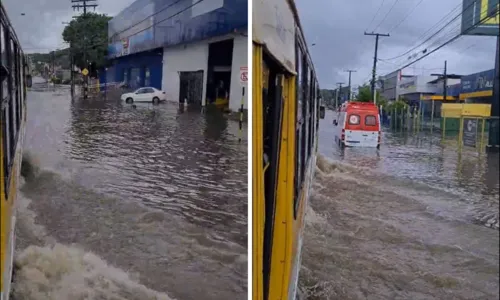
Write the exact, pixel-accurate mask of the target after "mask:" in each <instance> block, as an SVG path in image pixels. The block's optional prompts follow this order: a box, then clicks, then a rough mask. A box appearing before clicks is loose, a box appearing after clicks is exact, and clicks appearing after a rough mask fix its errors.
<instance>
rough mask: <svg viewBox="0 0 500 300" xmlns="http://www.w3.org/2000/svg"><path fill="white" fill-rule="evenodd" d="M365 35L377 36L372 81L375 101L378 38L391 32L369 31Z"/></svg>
mask: <svg viewBox="0 0 500 300" xmlns="http://www.w3.org/2000/svg"><path fill="white" fill-rule="evenodd" d="M365 35H374V36H375V56H374V57H373V69H372V82H371V89H372V97H373V100H374V101H375V75H376V73H377V54H378V38H379V37H381V36H389V34H388V33H387V34H383V33H374V32H371V33H367V32H365Z"/></svg>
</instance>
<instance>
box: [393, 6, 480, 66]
mask: <svg viewBox="0 0 500 300" xmlns="http://www.w3.org/2000/svg"><path fill="white" fill-rule="evenodd" d="M471 6H472V5H470V6H468V7H467V8H466V9H468V8H469V7H471ZM464 10H465V9H464ZM460 15H462V12H461V13H459V14H458V15H457V16H455V17H454V18H453V19H452V20H450V21H449V22H448V23H447V24H446V25H445V26H443V27H442V28H440V30H438V31H437V32H435V33H434V34H433V35H432V36H430V37H429V38H428V39H427V40H426V41H424V42H422V43H421V44H420V45H418V46H416V47H413V48H412V49H410V50H409V51H407V52H405V53H403V54H402V55H399V56H397V57H401V56H403V55H404V54H408V53H409V52H411V51H412V50H416V48H418V47H419V46H421V45H423V44H424V43H425V42H427V41H428V40H430V39H431V38H432V37H434V36H436V35H437V34H439V33H441V32H442V31H443V30H444V29H445V28H446V27H447V26H448V25H449V24H450V23H451V22H453V21H454V20H455V19H457V18H458V17H459V16H460ZM472 20H473V17H469V18H468V19H467V21H472ZM480 22H481V21H480ZM476 26H477V24H476ZM460 27H461V23H458V24H456V26H455V27H453V28H451V30H450V31H447V33H446V34H445V35H444V36H442V37H441V38H439V39H437V40H436V41H434V42H433V43H431V44H430V45H429V46H428V47H426V48H425V49H424V50H423V51H422V53H423V54H425V53H427V49H429V48H432V46H433V45H436V44H438V43H440V41H441V40H442V39H443V38H446V39H448V38H449V37H450V34H451V36H453V35H455V33H453V32H454V30H455V29H456V30H458V31H459V33H458V35H460ZM416 55H417V54H416V53H415V54H413V55H412V56H410V57H408V59H411V58H413V57H415V56H416ZM397 57H393V58H392V59H394V58H397ZM387 60H389V59H387Z"/></svg>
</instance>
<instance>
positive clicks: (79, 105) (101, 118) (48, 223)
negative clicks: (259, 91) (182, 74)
mask: <svg viewBox="0 0 500 300" xmlns="http://www.w3.org/2000/svg"><path fill="white" fill-rule="evenodd" d="M238 138H239V130H238V123H237V122H233V121H230V120H227V118H225V117H224V116H222V115H221V114H219V113H217V112H207V113H206V114H202V113H200V112H199V110H179V108H178V106H177V105H176V104H172V103H165V104H161V105H158V106H153V105H151V104H143V105H142V104H137V106H136V107H135V108H134V107H132V106H130V105H125V104H123V103H121V102H120V101H117V100H116V99H107V100H92V99H89V100H74V101H72V100H71V99H70V97H69V93H68V90H67V89H58V90H56V91H45V92H31V93H30V94H29V97H28V127H27V133H26V147H25V148H26V149H25V150H26V156H25V157H27V158H28V159H29V160H30V161H31V162H32V163H33V165H34V166H35V175H34V176H33V177H32V178H28V179H27V180H26V183H25V184H24V185H23V186H22V187H21V191H22V197H21V201H20V204H21V207H20V208H19V218H18V227H17V231H18V233H17V234H18V239H17V246H18V247H17V253H16V267H17V270H16V274H15V275H16V278H15V284H14V297H15V299H17V300H42V299H43V300H48V299H60V300H66V299H68V300H69V299H124V300H125V299H127V300H133V299H137V300H139V299H179V300H183V299H246V297H247V296H246V295H247V283H246V278H247V255H246V253H247V245H246V242H247V235H246V232H247V144H246V141H247V138H246V136H243V142H242V143H239V142H238Z"/></svg>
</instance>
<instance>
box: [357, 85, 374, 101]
mask: <svg viewBox="0 0 500 300" xmlns="http://www.w3.org/2000/svg"><path fill="white" fill-rule="evenodd" d="M372 98H373V97H372V92H371V88H370V86H369V85H366V84H365V85H362V86H360V87H359V89H358V94H357V95H356V101H359V102H372V101H373V99H372Z"/></svg>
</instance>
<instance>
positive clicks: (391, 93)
mask: <svg viewBox="0 0 500 300" xmlns="http://www.w3.org/2000/svg"><path fill="white" fill-rule="evenodd" d="M401 76H402V74H401V70H397V71H394V72H392V73H389V74H387V75H384V76H381V77H380V78H379V82H380V89H379V91H380V95H381V96H382V97H384V98H385V99H387V100H388V101H395V100H397V99H398V97H399V82H400V81H401V78H402V77H401Z"/></svg>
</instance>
